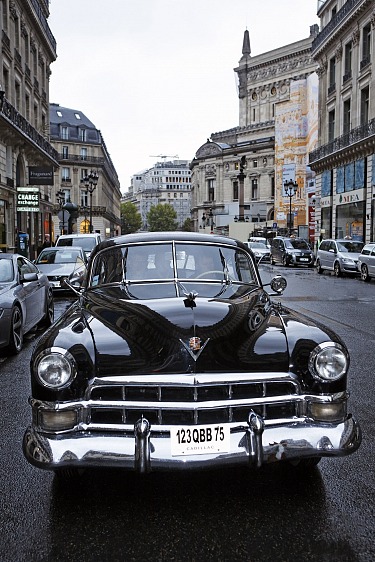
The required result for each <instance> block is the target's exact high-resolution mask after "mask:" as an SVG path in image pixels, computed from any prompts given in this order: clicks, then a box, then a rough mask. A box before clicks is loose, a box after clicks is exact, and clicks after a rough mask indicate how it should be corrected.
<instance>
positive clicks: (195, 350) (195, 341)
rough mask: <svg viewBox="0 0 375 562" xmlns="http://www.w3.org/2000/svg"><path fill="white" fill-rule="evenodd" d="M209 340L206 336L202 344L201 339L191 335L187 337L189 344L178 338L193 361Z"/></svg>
mask: <svg viewBox="0 0 375 562" xmlns="http://www.w3.org/2000/svg"><path fill="white" fill-rule="evenodd" d="M209 341H210V338H208V339H207V340H206V341H205V342H204V344H203V345H202V340H201V339H200V338H198V337H196V336H193V337H191V338H189V344H187V343H185V342H184V341H183V340H182V339H181V338H180V342H181V343H182V345H183V346H184V348H185V349H186V351H188V352H189V353H190V355H191V357H192V358H193V359H194V361H196V360H197V359H198V357H199V356H200V354H201V353H202V351H203V350H204V348H205V347H206V345H207V344H208V342H209Z"/></svg>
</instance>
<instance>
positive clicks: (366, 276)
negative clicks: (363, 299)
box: [357, 242, 375, 281]
mask: <svg viewBox="0 0 375 562" xmlns="http://www.w3.org/2000/svg"><path fill="white" fill-rule="evenodd" d="M357 269H358V271H359V273H360V274H361V279H362V281H371V277H375V242H371V243H370V244H366V245H365V246H364V247H363V248H362V252H361V253H360V254H359V256H358V263H357Z"/></svg>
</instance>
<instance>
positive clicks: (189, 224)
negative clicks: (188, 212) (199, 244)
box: [181, 217, 193, 232]
mask: <svg viewBox="0 0 375 562" xmlns="http://www.w3.org/2000/svg"><path fill="white" fill-rule="evenodd" d="M181 230H183V231H184V232H192V230H193V221H192V220H191V218H189V217H188V218H187V219H185V220H184V222H183V223H182V227H181Z"/></svg>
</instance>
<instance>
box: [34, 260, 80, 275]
mask: <svg viewBox="0 0 375 562" xmlns="http://www.w3.org/2000/svg"><path fill="white" fill-rule="evenodd" d="M37 267H38V269H40V271H41V272H42V273H44V275H47V276H48V275H49V276H56V277H59V276H63V275H70V274H71V273H72V272H73V271H79V270H80V269H82V267H83V266H82V265H80V266H75V265H74V264H73V263H56V264H53V263H50V264H48V263H46V264H43V265H42V264H41V265H38V266H37Z"/></svg>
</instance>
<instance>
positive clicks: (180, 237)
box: [91, 231, 249, 256]
mask: <svg viewBox="0 0 375 562" xmlns="http://www.w3.org/2000/svg"><path fill="white" fill-rule="evenodd" d="M172 241H175V242H186V243H187V244H188V243H189V242H195V243H197V242H202V243H207V244H208V243H210V244H225V245H227V246H228V245H229V246H233V247H240V248H242V249H244V250H245V251H249V248H248V246H246V245H245V244H244V243H243V242H241V241H240V240H236V239H235V238H229V237H227V236H220V235H217V234H201V233H200V232H182V231H170V232H136V233H133V234H124V235H121V236H115V237H114V238H107V239H106V240H104V241H102V242H101V243H100V244H98V245H97V246H96V247H95V248H94V250H93V251H92V253H91V256H94V255H95V254H96V253H97V252H99V251H100V250H103V249H104V248H107V247H108V246H113V245H121V244H137V243H145V244H150V243H153V242H165V243H166V242H172Z"/></svg>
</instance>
